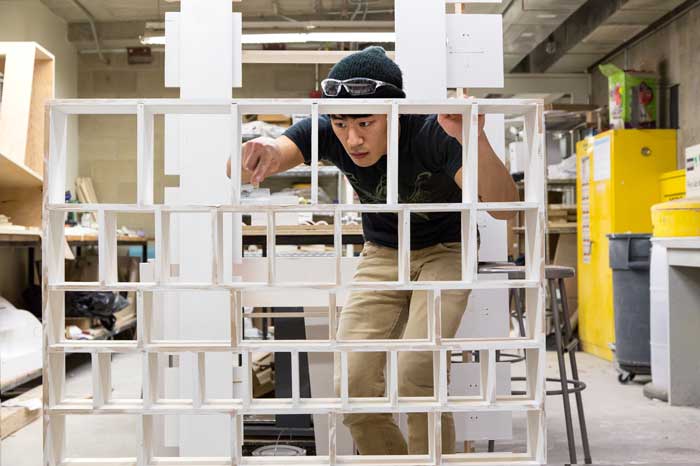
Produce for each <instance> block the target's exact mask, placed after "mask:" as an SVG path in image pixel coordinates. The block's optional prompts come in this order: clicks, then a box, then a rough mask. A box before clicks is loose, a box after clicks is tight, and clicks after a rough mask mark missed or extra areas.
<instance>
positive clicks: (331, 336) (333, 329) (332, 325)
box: [328, 292, 338, 342]
mask: <svg viewBox="0 0 700 466" xmlns="http://www.w3.org/2000/svg"><path fill="white" fill-rule="evenodd" d="M336 298H337V295H336V294H335V292H331V293H328V340H329V341H331V342H335V338H336V334H337V333H338V322H337V320H336V317H337V314H338V303H337V299H336Z"/></svg>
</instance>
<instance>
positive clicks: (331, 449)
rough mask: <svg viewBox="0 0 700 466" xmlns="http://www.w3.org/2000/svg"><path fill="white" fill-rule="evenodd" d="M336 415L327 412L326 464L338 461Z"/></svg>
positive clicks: (333, 465) (331, 464)
mask: <svg viewBox="0 0 700 466" xmlns="http://www.w3.org/2000/svg"><path fill="white" fill-rule="evenodd" d="M337 426H338V415H337V414H336V413H334V412H331V413H328V465H329V466H335V465H336V464H337V463H338V427H337Z"/></svg>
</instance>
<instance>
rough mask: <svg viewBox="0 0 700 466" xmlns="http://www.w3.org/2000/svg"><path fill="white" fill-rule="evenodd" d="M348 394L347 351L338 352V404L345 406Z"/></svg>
mask: <svg viewBox="0 0 700 466" xmlns="http://www.w3.org/2000/svg"><path fill="white" fill-rule="evenodd" d="M349 397H350V395H349V394H348V353H347V351H341V352H340V404H341V406H343V407H347V406H348V404H349V399H348V398H349Z"/></svg>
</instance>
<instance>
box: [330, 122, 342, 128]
mask: <svg viewBox="0 0 700 466" xmlns="http://www.w3.org/2000/svg"><path fill="white" fill-rule="evenodd" d="M333 124H334V125H335V127H336V128H345V123H343V122H342V121H339V122H336V123H333Z"/></svg>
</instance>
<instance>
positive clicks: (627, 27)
mask: <svg viewBox="0 0 700 466" xmlns="http://www.w3.org/2000/svg"><path fill="white" fill-rule="evenodd" d="M683 2H684V0H628V2H627V3H625V4H624V5H623V6H622V7H621V8H620V9H619V10H617V11H616V12H615V13H613V14H612V15H611V16H610V17H609V18H608V19H607V20H606V21H605V22H604V23H603V24H601V25H600V26H598V27H597V28H596V29H595V30H593V31H592V32H591V33H590V34H588V35H587V36H586V37H585V38H584V39H583V40H582V41H581V42H580V43H579V44H577V45H575V46H574V47H573V48H571V49H570V50H569V51H568V52H567V53H566V54H565V55H564V56H562V57H561V58H560V59H559V60H558V61H557V62H556V63H555V64H554V65H552V67H550V68H549V69H548V70H547V71H550V72H556V73H579V72H583V71H586V70H587V69H588V68H589V67H590V66H591V65H593V64H594V63H596V62H597V61H599V60H600V59H602V58H603V57H605V55H606V54H608V53H609V52H611V51H613V50H614V49H615V48H616V47H618V46H619V45H620V44H623V43H624V42H626V41H628V40H630V39H632V38H633V37H634V36H636V35H637V34H639V33H640V32H642V31H643V30H644V29H646V28H647V26H649V25H650V24H651V23H653V22H654V21H656V20H658V19H659V18H661V17H662V16H664V15H665V14H666V13H668V12H670V11H671V10H673V9H675V8H676V7H678V6H679V5H680V4H681V3H683Z"/></svg>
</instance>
